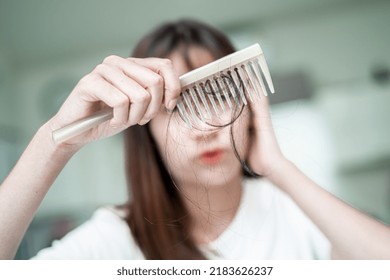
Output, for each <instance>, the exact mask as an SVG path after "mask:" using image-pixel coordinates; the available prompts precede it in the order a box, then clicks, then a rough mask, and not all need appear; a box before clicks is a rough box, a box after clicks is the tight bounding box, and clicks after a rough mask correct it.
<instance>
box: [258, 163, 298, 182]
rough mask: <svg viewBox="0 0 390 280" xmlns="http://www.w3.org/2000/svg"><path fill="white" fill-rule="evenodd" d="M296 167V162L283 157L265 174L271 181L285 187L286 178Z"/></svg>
mask: <svg viewBox="0 0 390 280" xmlns="http://www.w3.org/2000/svg"><path fill="white" fill-rule="evenodd" d="M294 168H295V165H294V163H292V162H291V161H290V160H288V159H286V158H281V159H280V160H279V161H278V162H277V163H275V164H274V165H273V167H272V169H271V170H270V172H269V173H268V174H267V175H266V176H265V177H266V178H267V179H268V180H269V181H270V182H272V183H273V184H274V185H276V186H278V187H279V188H282V189H283V185H284V182H285V180H288V177H289V176H290V175H291V173H292V170H293V169H294Z"/></svg>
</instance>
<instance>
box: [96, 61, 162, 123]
mask: <svg viewBox="0 0 390 280" xmlns="http://www.w3.org/2000/svg"><path fill="white" fill-rule="evenodd" d="M133 70H134V69H133ZM95 71H96V72H98V73H100V74H101V75H102V76H103V77H104V78H105V79H106V80H108V81H109V82H110V83H111V84H113V85H114V86H115V87H117V88H119V89H120V91H121V92H123V94H125V95H126V96H127V97H128V98H129V100H130V104H131V105H130V106H131V109H130V110H129V115H128V125H134V124H136V123H140V124H144V123H146V122H148V121H149V120H150V119H151V118H152V117H154V116H155V115H156V114H157V112H158V109H155V108H156V107H158V106H160V105H161V99H162V86H160V88H156V87H153V88H151V89H149V90H148V89H144V88H143V87H142V86H141V85H140V84H138V83H137V82H136V81H134V80H133V79H131V78H130V77H129V76H127V75H125V74H124V72H123V71H120V70H119V68H116V67H112V66H108V65H105V64H100V65H99V66H98V67H96V69H95ZM148 71H149V72H152V71H150V70H148ZM149 75H150V73H149ZM153 75H154V76H158V75H157V74H155V73H153ZM149 79H150V78H149ZM160 80H162V78H161V77H160ZM160 85H161V83H160ZM152 96H154V98H152ZM159 96H160V98H159ZM151 100H153V104H152V107H151V106H149V105H150V104H151V103H152V102H151ZM157 102H160V103H159V104H155V103H157ZM138 103H140V104H138Z"/></svg>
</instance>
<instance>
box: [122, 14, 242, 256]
mask: <svg viewBox="0 0 390 280" xmlns="http://www.w3.org/2000/svg"><path fill="white" fill-rule="evenodd" d="M193 46H199V47H202V48H204V49H206V50H208V51H209V52H210V53H211V54H212V55H213V57H214V58H215V59H218V58H220V57H223V56H225V55H228V54H230V53H232V52H234V47H233V45H232V43H231V42H230V41H229V40H228V39H227V38H226V36H225V35H224V34H223V33H222V32H220V31H218V30H217V29H215V28H213V27H211V26H208V25H206V24H203V23H200V22H198V21H194V20H180V21H177V22H172V23H166V24H163V25H161V26H160V27H159V28H157V29H156V30H154V31H153V32H151V33H149V34H148V35H146V36H145V37H144V38H143V39H141V41H140V42H139V43H138V45H137V46H136V47H135V49H134V51H133V54H132V56H133V57H138V58H145V57H160V58H167V57H169V56H170V55H171V54H172V53H173V52H179V53H181V54H182V56H183V58H184V60H185V62H186V63H187V65H188V67H189V69H191V68H193V67H192V63H191V60H190V58H189V54H188V49H189V48H190V47H193ZM124 138H125V139H124V143H125V164H126V165H125V168H126V176H127V184H128V190H129V197H130V200H129V202H128V204H127V205H126V206H125V207H126V208H127V213H128V214H127V217H126V222H127V223H128V225H129V227H130V230H131V232H132V234H133V237H134V239H135V241H136V242H137V244H138V246H139V247H140V249H141V250H142V252H143V254H144V256H145V258H146V259H204V258H205V257H204V255H203V254H202V252H201V251H200V250H199V249H198V247H197V246H196V244H195V242H194V241H193V238H192V237H191V234H190V231H189V228H190V215H189V213H188V210H187V209H186V207H185V204H184V202H183V198H182V196H181V195H180V193H179V191H178V190H177V187H176V186H175V184H174V182H173V181H172V178H171V176H170V174H169V172H168V170H167V168H166V167H165V165H164V163H163V161H162V158H161V155H160V153H159V151H158V148H157V145H156V143H155V141H154V139H153V137H152V135H151V133H150V130H149V126H148V125H144V126H139V125H135V126H132V127H130V128H128V129H127V130H126V131H125V132H124ZM243 173H244V174H246V173H245V168H244V169H243Z"/></svg>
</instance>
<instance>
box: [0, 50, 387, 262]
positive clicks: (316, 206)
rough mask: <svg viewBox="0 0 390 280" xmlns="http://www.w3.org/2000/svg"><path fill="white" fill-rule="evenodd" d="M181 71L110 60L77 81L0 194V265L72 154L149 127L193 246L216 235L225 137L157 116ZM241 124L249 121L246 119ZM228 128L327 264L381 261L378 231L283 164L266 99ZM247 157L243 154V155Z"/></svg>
mask: <svg viewBox="0 0 390 280" xmlns="http://www.w3.org/2000/svg"><path fill="white" fill-rule="evenodd" d="M193 52H194V53H195V54H197V55H196V58H197V60H196V61H198V62H197V63H199V65H200V64H204V63H207V62H208V61H210V60H212V57H211V55H210V54H208V53H205V52H204V50H199V49H193ZM198 59H200V60H198ZM182 66H183V63H182V61H181V60H180V58H178V57H177V56H175V55H173V56H172V57H171V60H168V59H157V58H147V59H135V58H121V57H118V56H110V57H108V58H106V59H105V60H104V61H103V62H102V63H101V64H99V65H98V66H97V67H96V68H95V69H94V70H93V71H92V72H91V73H89V74H87V75H86V76H85V77H83V78H82V79H81V80H80V82H79V83H78V84H77V85H76V87H75V88H74V90H73V91H72V92H71V93H70V95H69V97H68V99H67V100H66V101H65V103H64V104H63V106H62V107H61V108H60V110H59V112H58V113H57V114H56V115H55V116H54V117H53V118H52V119H50V120H49V121H48V122H47V123H45V124H44V125H43V126H42V127H41V128H40V129H39V130H38V131H37V133H36V134H35V136H34V137H33V139H32V140H31V142H30V144H29V145H28V147H27V148H26V150H25V151H24V153H23V154H22V156H21V157H20V159H19V161H18V162H17V164H16V165H15V167H14V169H13V170H12V171H11V173H10V174H9V176H8V177H7V178H6V179H5V180H4V181H3V183H2V184H1V186H0V225H1V226H0V259H12V258H13V257H14V256H15V253H16V250H17V248H18V246H19V244H20V241H21V240H22V238H23V236H24V234H25V232H26V230H27V228H28V226H29V224H30V222H31V220H32V218H33V216H34V214H35V212H36V210H37V209H38V207H39V205H40V203H41V201H42V200H43V198H44V196H45V194H46V193H47V191H48V190H49V188H50V187H51V185H52V183H53V182H54V180H55V178H56V177H57V176H58V174H59V173H60V172H61V171H62V169H63V168H64V166H65V165H66V163H67V162H68V160H69V159H70V158H71V157H72V156H73V155H74V154H75V153H76V152H77V151H78V150H79V149H81V148H82V147H83V146H84V145H86V144H87V143H89V142H91V141H94V140H97V139H101V138H104V137H109V136H111V135H114V134H116V133H119V132H120V131H122V130H124V129H125V128H127V127H129V126H132V125H136V124H145V123H147V122H149V121H150V120H152V122H151V123H150V126H151V130H152V133H153V135H154V137H155V139H156V140H157V142H158V146H159V149H160V151H162V155H163V157H164V160H165V162H166V163H167V165H168V167H169V168H170V169H171V172H172V174H173V176H174V179H175V181H176V182H177V184H178V186H179V187H180V189H181V191H182V192H183V195H185V196H186V197H187V198H188V199H187V201H188V202H187V203H188V207H189V209H190V213H191V215H193V217H194V224H193V228H192V232H193V236H194V238H195V240H196V242H198V243H200V244H201V243H206V242H208V241H210V240H213V239H215V238H216V237H218V235H219V234H220V233H221V232H223V230H224V229H225V228H226V226H227V225H228V224H229V222H230V221H231V219H232V218H233V217H234V214H235V213H236V211H237V207H238V204H239V199H240V196H241V174H240V172H241V171H240V168H239V164H238V162H237V160H236V159H235V158H234V156H233V155H232V152H231V151H232V150H231V146H230V142H228V141H227V139H228V137H227V135H228V132H227V130H226V129H221V130H219V131H215V132H212V133H211V132H210V131H208V132H204V131H203V132H199V131H198V132H197V131H188V130H186V129H184V128H182V129H177V130H176V131H175V130H172V128H175V127H176V128H177V125H178V124H177V122H176V123H175V120H174V117H172V119H173V121H172V122H171V123H170V128H169V134H168V135H167V134H166V132H164V131H163V130H161V127H166V124H167V120H168V119H169V118H168V116H167V115H165V113H164V112H163V110H162V109H161V107H162V106H164V107H165V108H167V109H169V110H172V109H173V108H174V106H175V103H176V101H177V98H178V97H179V95H180V84H179V79H178V75H179V74H181V73H183V71H185V69H184V68H183V67H182ZM106 106H109V107H112V108H113V110H114V117H113V119H112V120H110V121H109V122H106V123H103V124H101V125H99V126H98V127H96V128H94V129H91V130H90V131H88V132H85V133H83V134H81V135H79V136H77V137H74V138H72V139H70V140H68V141H66V142H64V143H61V144H55V143H54V142H53V140H52V137H51V133H52V131H53V130H54V129H57V128H60V127H63V126H65V125H67V124H69V123H72V122H74V121H76V120H78V119H80V118H83V117H85V116H87V115H89V114H91V113H93V112H95V111H97V110H99V109H101V108H102V107H106ZM250 115H253V116H252V117H251V118H249V116H250ZM249 119H250V121H249ZM160 125H161V126H160ZM249 125H251V126H252V128H253V130H254V134H253V139H252V141H251V143H250V145H249V142H246V141H247V140H245V139H248V137H244V136H245V135H247V134H245V131H247V128H248V127H249ZM234 129H235V132H234V135H243V137H242V138H240V137H237V139H236V142H237V144H238V147H239V152H240V154H242V155H243V157H244V158H245V157H247V160H248V162H249V165H250V166H251V168H252V169H253V170H254V171H255V172H256V173H258V174H263V175H264V177H265V179H266V180H269V181H271V182H272V183H273V184H274V185H275V186H277V187H279V188H280V189H281V190H283V191H284V192H285V193H286V194H287V195H289V196H290V197H291V198H292V199H293V200H294V201H295V203H296V204H297V205H298V206H299V207H300V208H301V209H302V210H303V211H304V212H305V213H306V214H307V216H308V217H309V218H311V220H312V221H313V222H314V223H315V224H316V225H317V226H318V228H319V229H320V230H321V231H322V232H323V233H324V234H325V235H326V237H327V238H328V239H329V241H330V242H331V244H332V248H333V257H335V258H348V259H367V258H368V259H390V250H388V248H390V229H389V227H388V226H387V225H384V224H382V223H380V222H378V221H376V220H374V219H372V218H371V217H369V216H367V215H365V214H363V213H361V212H359V211H357V210H356V209H354V208H352V207H350V206H349V205H347V204H345V203H344V202H342V201H341V200H339V199H338V198H336V197H334V196H332V195H331V194H329V193H328V192H326V191H325V190H324V189H323V188H321V187H320V186H318V185H317V184H316V183H315V182H313V181H312V180H310V178H308V177H307V176H306V175H305V174H303V173H302V172H301V171H300V170H299V169H298V168H297V167H296V166H295V165H294V164H293V163H291V162H290V161H289V160H288V159H286V158H285V157H284V156H283V154H282V153H281V152H280V149H279V146H278V144H277V141H276V138H275V134H274V131H273V128H272V122H271V117H270V115H269V110H268V103H267V99H266V98H262V99H261V100H260V101H259V102H257V103H256V105H254V106H252V114H248V111H245V112H244V113H243V114H242V117H240V120H238V121H237V123H235V124H234ZM243 131H244V133H242V132H243ZM239 132H241V134H240V133H239ZM167 137H168V138H167ZM184 140H185V142H184ZM178 143H181V144H182V145H181V146H180V148H177V149H176V150H172V149H173V147H174V146H173V144H176V146H179V145H177V144H178ZM214 145H215V146H218V147H219V146H220V147H222V148H223V149H224V156H223V157H222V160H221V161H220V162H219V164H218V166H209V165H208V166H205V165H204V164H202V163H201V162H199V161H198V160H197V156H198V155H199V153H202V152H203V149H206V150H207V149H208V148H210V147H211V148H213V147H214ZM248 145H249V146H248ZM247 148H248V149H247ZM247 150H250V152H249V153H248V154H246V152H245V151H247ZM164 151H167V152H169V153H164ZM166 155H169V157H168V156H166ZM183 155H185V156H186V161H185V162H184V161H183V159H182V158H184V157H183ZM180 163H181V165H179V164H180ZM186 172H188V174H187V175H189V176H184V175H185V174H186ZM222 186H224V187H222ZM222 198H223V199H222ZM373 237H375V238H373Z"/></svg>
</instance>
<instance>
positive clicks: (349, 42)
mask: <svg viewBox="0 0 390 280" xmlns="http://www.w3.org/2000/svg"><path fill="white" fill-rule="evenodd" d="M186 17H189V18H193V19H199V20H202V21H205V22H207V23H209V24H212V25H214V26H216V27H217V28H219V29H221V30H223V31H224V32H226V33H227V34H228V35H229V37H230V38H231V39H232V40H233V42H234V44H235V45H236V47H237V48H243V47H246V46H249V45H251V44H253V43H256V42H258V43H260V45H261V46H262V48H263V51H264V52H265V56H266V59H267V61H268V64H269V68H270V71H271V74H272V77H273V80H274V84H275V89H276V92H277V93H276V94H275V95H273V96H272V97H271V102H272V114H273V117H274V123H275V129H276V131H277V134H278V137H279V141H280V144H281V146H282V149H283V150H284V152H285V153H286V154H287V155H288V156H289V157H290V158H291V159H292V160H293V161H295V162H296V163H297V164H298V165H299V166H300V167H301V168H302V169H303V170H304V171H305V172H307V173H308V174H309V176H311V177H312V178H314V179H315V180H316V181H317V182H319V183H320V184H321V185H322V186H323V187H325V188H327V189H328V190H330V191H331V192H333V193H334V194H336V195H337V196H339V197H341V198H342V199H344V200H345V201H347V202H348V203H350V204H352V205H353V206H355V207H357V208H359V209H361V210H363V211H365V212H366V213H368V214H370V215H372V216H374V217H376V218H377V219H380V220H382V221H384V222H386V223H390V124H389V122H390V110H389V108H390V51H389V50H390V32H389V29H388V28H389V26H390V1H379V0H370V1H359V0H326V1H319V0H318V1H314V0H291V1H282V0H273V1H265V0H240V1H228V0H215V1H209V0H197V1H182V0H166V1H152V0H143V1H131V0H127V1H125V0H114V1H104V0H93V1H92V0H83V1H53V0H35V1H11V0H9V1H5V0H0V181H2V180H4V178H5V177H6V176H7V174H8V173H9V171H10V170H11V168H12V167H13V165H14V164H15V162H16V161H17V159H18V157H19V156H20V155H21V153H22V151H23V150H24V148H25V147H26V145H27V144H28V142H29V140H30V139H31V137H32V136H33V135H34V133H35V131H36V130H37V129H38V128H39V127H40V126H41V125H42V124H43V123H44V122H46V121H47V120H48V119H49V118H50V117H51V116H53V115H54V114H55V112H56V111H57V110H58V108H59V106H60V105H61V103H62V102H63V101H64V100H65V98H66V96H67V95H68V94H69V92H70V91H71V90H72V88H73V87H74V86H75V84H76V83H77V81H78V80H79V79H80V78H81V77H82V76H84V75H85V74H87V73H88V72H90V71H91V70H92V69H93V68H94V67H95V66H96V65H97V64H99V63H100V62H101V61H102V60H103V59H104V57H106V56H108V55H110V54H116V55H120V56H128V55H129V54H130V52H131V50H132V48H133V46H134V45H135V43H136V42H137V41H138V40H139V39H140V38H141V37H142V36H143V35H144V34H145V33H146V32H148V31H150V30H151V29H153V28H154V27H155V26H156V25H158V24H160V23H162V22H165V21H170V20H176V19H180V18H186ZM27 187H28V186H27ZM125 201H126V183H125V180H124V168H123V156H122V139H121V136H120V135H118V136H115V137H112V138H109V139H105V140H102V141H99V142H96V143H92V144H90V145H88V146H87V147H85V148H83V150H81V151H80V152H79V153H78V154H76V155H75V156H74V157H73V158H72V160H71V161H70V162H69V164H68V165H67V166H66V168H65V169H64V171H63V172H62V173H61V175H60V176H59V178H58V179H57V181H56V182H55V184H54V186H53V187H52V188H51V190H50V191H49V193H48V194H47V197H46V199H45V200H44V202H43V204H42V205H41V207H40V208H39V210H38V212H37V215H36V217H35V219H34V221H33V223H32V224H31V226H30V228H29V230H28V233H27V234H26V237H25V239H24V240H23V243H22V246H21V247H20V249H19V251H18V255H17V258H20V259H25V258H29V257H31V256H32V255H34V254H35V253H36V252H37V251H38V250H39V249H40V248H42V247H45V246H48V245H49V244H50V243H51V241H52V240H53V239H55V238H60V237H61V236H63V235H64V234H65V233H66V232H67V231H68V230H70V229H72V228H73V227H75V226H76V225H78V224H80V223H82V222H83V221H85V220H86V219H88V217H90V215H91V214H92V213H93V211H94V210H95V209H96V208H98V207H100V206H103V205H107V204H120V203H123V202H125ZM0 226H1V225H0Z"/></svg>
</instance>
